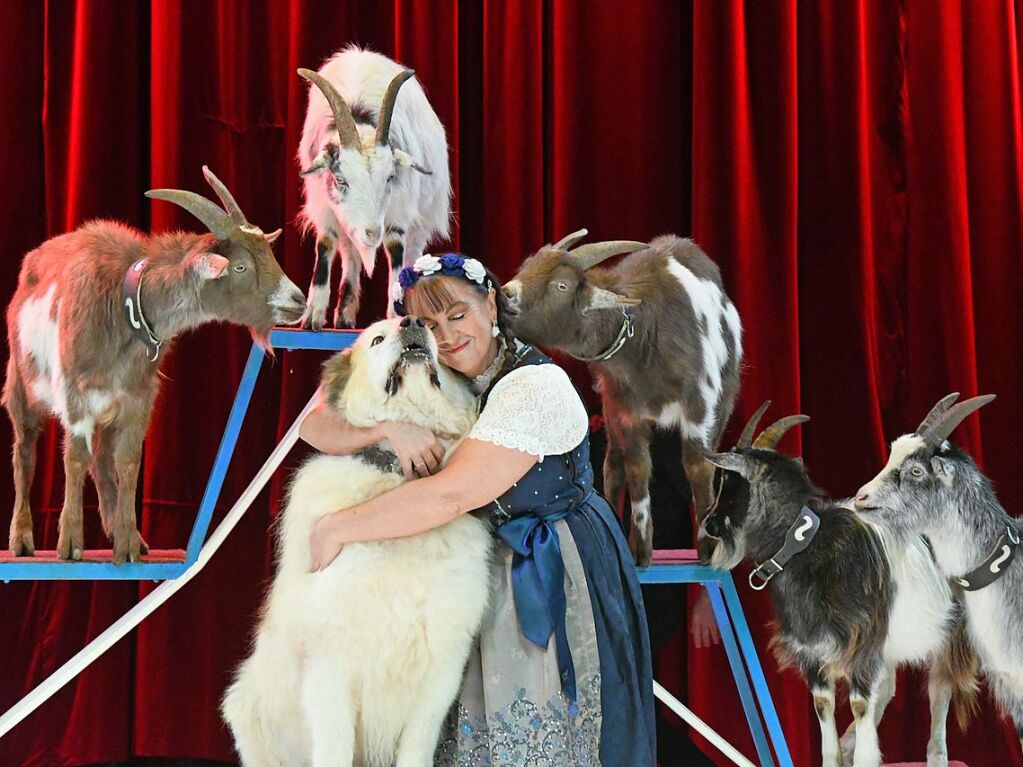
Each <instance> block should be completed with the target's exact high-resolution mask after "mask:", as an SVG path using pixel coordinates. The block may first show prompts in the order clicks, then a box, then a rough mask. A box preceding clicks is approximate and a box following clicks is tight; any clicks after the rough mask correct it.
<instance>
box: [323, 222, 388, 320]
mask: <svg viewBox="0 0 1023 767" xmlns="http://www.w3.org/2000/svg"><path fill="white" fill-rule="evenodd" d="M340 250H341V282H340V283H339V284H338V286H337V306H335V307H334V327H335V328H354V327H355V323H356V320H357V318H358V315H359V303H360V293H361V291H362V259H361V258H360V257H359V253H358V251H357V250H356V248H355V246H354V245H353V244H352V243H351V242H350V241H349V240H346V239H344V238H342V239H341V248H340ZM390 288H391V286H390V285H388V286H387V289H388V290H390Z"/></svg>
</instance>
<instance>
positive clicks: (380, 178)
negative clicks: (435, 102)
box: [298, 46, 451, 330]
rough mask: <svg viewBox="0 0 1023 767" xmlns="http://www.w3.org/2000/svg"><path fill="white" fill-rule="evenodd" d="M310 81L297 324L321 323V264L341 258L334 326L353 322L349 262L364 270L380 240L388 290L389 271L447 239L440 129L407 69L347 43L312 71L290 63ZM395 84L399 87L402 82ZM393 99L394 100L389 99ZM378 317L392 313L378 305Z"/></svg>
mask: <svg viewBox="0 0 1023 767" xmlns="http://www.w3.org/2000/svg"><path fill="white" fill-rule="evenodd" d="M298 72H299V74H300V75H301V76H302V77H304V78H305V79H307V80H309V81H310V82H312V83H314V84H315V85H316V88H310V90H309V108H308V111H307V112H306V117H305V125H304V127H303V128H302V140H301V142H300V143H299V149H298V162H299V166H300V167H301V168H302V175H303V176H304V177H305V205H304V206H303V208H302V217H303V219H304V221H305V226H306V228H307V229H308V228H312V229H315V230H316V264H315V267H314V269H313V278H312V282H311V284H310V286H309V296H308V299H307V302H306V312H305V315H304V317H303V326H304V327H306V328H312V329H313V330H319V329H320V328H322V327H323V325H324V321H325V317H326V312H327V305H328V304H329V302H330V266H331V263H332V262H333V260H334V255H335V253H338V252H340V253H341V256H342V260H341V264H342V266H341V268H342V276H341V285H340V287H339V289H338V303H337V306H336V307H335V309H334V327H348V328H352V327H355V318H356V314H357V313H358V311H359V288H360V286H359V276H360V270H359V261H360V259H361V262H362V266H363V268H365V270H366V274H368V275H369V276H371V277H372V276H373V266H374V263H375V261H376V253H377V250H378V248H379V247H380V245H381V243H383V245H384V248H385V249H386V250H387V253H388V256H389V260H390V265H391V279H390V280H389V281H388V283H387V284H388V287H390V286H391V285H392V284H393V283H394V282H395V281H396V280H397V278H398V271H399V270H400V269H401V268H402V266H403V265H405V264H410V263H412V262H413V261H415V259H417V258H419V256H421V255H422V254H423V250H424V249H425V248H426V245H427V243H428V242H429V241H430V240H431V239H433V238H435V237H440V238H442V239H444V238H447V236H448V231H449V228H450V217H451V214H450V206H451V202H450V198H451V180H450V178H449V174H448V148H447V139H446V138H445V135H444V126H443V125H442V124H441V121H440V119H439V118H438V117H437V113H436V112H434V111H433V107H431V106H430V102H429V101H428V100H427V98H426V94H425V93H424V92H423V89H422V87H421V86H420V85H419V83H418V82H417V81H416V80H414V79H412V80H411V82H407V83H406V81H407V80H410V78H412V76H413V74H414V73H413V72H412V70H409V69H405V68H404V67H402V66H401V65H400V64H397V63H395V62H394V61H391V60H390V59H389V58H387V57H386V56H382V55H380V54H379V53H374V52H372V51H367V50H363V49H361V48H358V47H355V46H350V47H348V48H345V49H344V50H342V51H340V52H339V53H337V54H335V55H334V56H333V57H332V58H331V59H330V60H329V61H327V63H326V64H324V65H323V66H322V67H321V68H320V70H319V72H318V73H317V72H311V71H310V70H308V69H300V70H298ZM403 84H404V85H403ZM399 96H400V98H399ZM387 312H388V316H389V317H393V316H394V310H393V306H392V305H391V303H390V302H388V310H387Z"/></svg>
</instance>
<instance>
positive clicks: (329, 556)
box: [309, 512, 343, 572]
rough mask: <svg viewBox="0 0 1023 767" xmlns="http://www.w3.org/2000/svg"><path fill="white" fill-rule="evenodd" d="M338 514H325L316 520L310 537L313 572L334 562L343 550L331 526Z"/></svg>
mask: <svg viewBox="0 0 1023 767" xmlns="http://www.w3.org/2000/svg"><path fill="white" fill-rule="evenodd" d="M336 513H337V512H334V513H333V514H324V515H323V516H322V517H320V518H319V519H318V520H316V524H314V525H313V531H312V533H310V535H309V553H310V554H311V556H312V568H311V569H312V571H313V572H316V571H317V570H322V569H323V568H325V567H326V566H327V565H329V564H330V563H331V562H333V561H334V560H335V559H336V558H337V555H338V554H340V553H341V549H342V548H343V544H342V543H339V542H338V541H337V540H336V538H335V536H334V531H333V527H332V524H331V523H332V521H333V516H334V514H336Z"/></svg>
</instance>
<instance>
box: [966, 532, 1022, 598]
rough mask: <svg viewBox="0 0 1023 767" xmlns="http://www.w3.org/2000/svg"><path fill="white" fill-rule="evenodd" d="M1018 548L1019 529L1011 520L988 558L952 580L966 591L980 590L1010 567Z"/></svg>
mask: <svg viewBox="0 0 1023 767" xmlns="http://www.w3.org/2000/svg"><path fill="white" fill-rule="evenodd" d="M1018 548H1019V531H1018V530H1017V529H1016V526H1015V525H1014V524H1013V523H1012V522H1009V523H1007V524H1006V525H1005V532H1004V533H1002V534H1001V536H1000V537H999V538H998V541H997V543H995V547H994V548H993V549H992V550H991V553H990V554H988V555H987V558H986V559H985V560H984V561H983V562H981V563H980V564H979V565H978V566H977V567H975V568H974V569H973V570H971V571H970V572H968V573H967V574H966V575H964V576H963V577H962V578H953V579H952V582H953V583H955V584H956V585H957V586H961V587H962V588H963V590H964V591H980V590H981V589H982V588H984V587H985V586H990V585H991V584H992V583H994V582H995V581H997V580H998V579H999V578H1001V577H1002V576H1003V575H1004V574H1005V571H1006V570H1008V569H1009V565H1011V564H1012V560H1013V559H1015V558H1016V549H1018Z"/></svg>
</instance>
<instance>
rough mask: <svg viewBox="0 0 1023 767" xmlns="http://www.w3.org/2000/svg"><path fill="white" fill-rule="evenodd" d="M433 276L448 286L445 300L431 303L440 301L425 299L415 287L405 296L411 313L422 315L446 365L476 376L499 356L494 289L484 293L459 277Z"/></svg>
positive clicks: (443, 293)
mask: <svg viewBox="0 0 1023 767" xmlns="http://www.w3.org/2000/svg"><path fill="white" fill-rule="evenodd" d="M429 279H430V280H437V281H443V286H442V287H443V288H444V289H443V290H442V291H438V292H439V293H440V294H441V295H443V296H444V298H445V300H444V301H442V302H439V303H440V304H441V305H439V306H428V305H427V304H428V303H438V302H427V301H425V300H421V299H420V298H419V297H418V296H416V289H415V288H413V289H412V290H411V291H409V293H408V295H407V296H406V297H405V306H406V308H407V310H408V313H409V314H410V315H414V316H417V317H419V318H420V319H421V320H423V322H425V323H426V327H428V328H429V329H430V330H431V332H432V333H433V337H434V338H435V339H436V340H437V350H438V352H439V353H440V361H441V363H442V364H444V365H447V366H448V367H449V368H452V369H454V370H457V371H458V372H459V373H462V374H463V375H466V376H469V377H470V378H474V377H475V376H478V375H479V374H480V373H482V372H483V371H484V370H486V369H487V367H489V365H490V363H491V362H493V361H494V358H495V357H496V356H497V348H498V346H497V339H496V338H494V335H493V332H492V329H493V326H494V321H495V320H496V318H497V302H496V298H495V296H494V292H493V291H490V293H489V294H487V295H481V294H480V293H479V291H477V290H476V289H474V288H473V287H471V286H470V285H469V283H467V282H466V281H465V280H462V279H458V278H456V277H443V276H442V277H430V278H429ZM438 287H441V286H438Z"/></svg>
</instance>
